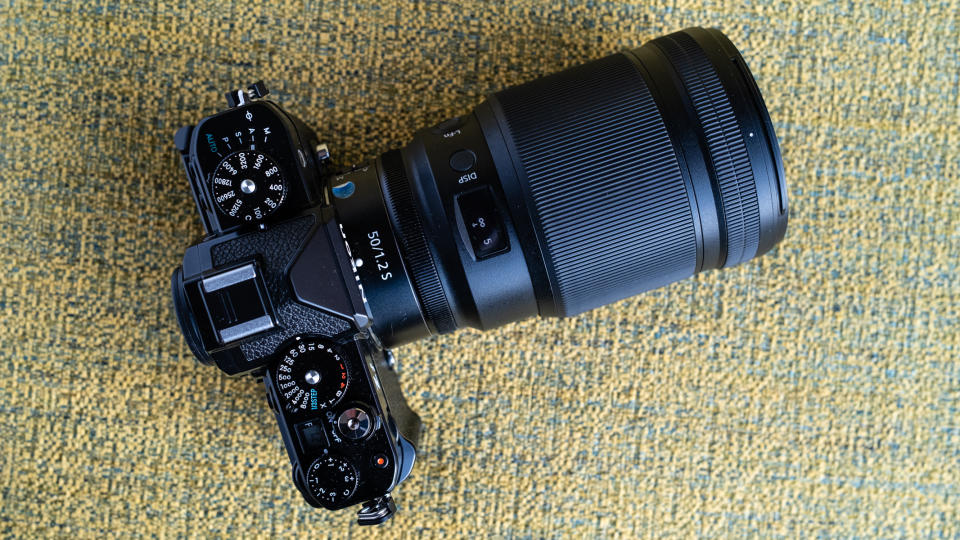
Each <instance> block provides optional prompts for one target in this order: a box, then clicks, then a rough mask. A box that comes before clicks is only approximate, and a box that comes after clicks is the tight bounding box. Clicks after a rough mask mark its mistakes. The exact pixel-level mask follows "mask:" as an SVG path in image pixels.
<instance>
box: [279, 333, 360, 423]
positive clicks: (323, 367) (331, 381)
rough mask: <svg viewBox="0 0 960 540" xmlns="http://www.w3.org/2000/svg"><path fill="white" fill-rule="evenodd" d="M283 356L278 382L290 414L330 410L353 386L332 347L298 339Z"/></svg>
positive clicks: (344, 365)
mask: <svg viewBox="0 0 960 540" xmlns="http://www.w3.org/2000/svg"><path fill="white" fill-rule="evenodd" d="M281 352H282V353H283V357H282V358H281V359H280V361H279V362H278V363H277V367H276V368H275V369H276V381H277V389H278V390H279V391H280V399H281V401H282V402H283V408H284V409H285V410H286V411H287V412H289V413H299V412H311V411H314V412H315V411H321V410H325V409H329V408H330V407H332V406H334V405H336V404H337V402H338V401H340V398H342V397H343V395H344V393H346V391H347V386H348V385H349V384H350V378H349V376H348V374H347V366H346V363H345V362H344V360H343V358H342V357H341V356H340V353H339V352H338V351H337V350H336V349H334V348H333V347H332V346H330V345H327V344H325V343H324V342H323V341H320V340H316V339H310V338H306V339H297V341H295V342H293V343H292V344H291V345H290V347H288V348H287V349H285V350H281Z"/></svg>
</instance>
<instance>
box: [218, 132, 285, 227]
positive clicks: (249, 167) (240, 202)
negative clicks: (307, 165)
mask: <svg viewBox="0 0 960 540" xmlns="http://www.w3.org/2000/svg"><path fill="white" fill-rule="evenodd" d="M212 183H213V200H215V201H216V203H217V207H218V208H220V211H221V212H223V213H224V214H226V215H228V216H230V217H232V218H236V219H239V220H243V221H260V220H261V219H263V218H265V217H267V216H269V215H270V214H272V213H274V212H275V211H276V210H277V209H278V208H280V205H281V204H283V201H284V199H286V197H287V183H286V181H285V180H284V179H283V174H282V173H281V172H280V167H279V166H278V165H277V163H276V162H275V161H274V160H273V158H271V157H270V156H268V155H267V154H264V153H263V152H258V151H256V150H240V151H237V152H234V153H232V154H230V155H228V156H227V157H225V158H223V160H222V161H220V164H219V165H217V170H216V171H214V173H213V181H212Z"/></svg>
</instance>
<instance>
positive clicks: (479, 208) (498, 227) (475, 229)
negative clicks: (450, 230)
mask: <svg viewBox="0 0 960 540" xmlns="http://www.w3.org/2000/svg"><path fill="white" fill-rule="evenodd" d="M457 211H458V212H457V213H458V216H457V217H458V218H459V219H460V227H461V230H462V231H464V233H465V236H466V239H467V240H468V241H469V243H470V247H471V248H473V255H474V257H475V258H476V259H477V260H478V261H479V260H482V259H486V258H487V257H492V256H494V255H497V254H498V253H501V252H503V251H506V250H508V249H509V247H510V246H509V243H508V241H507V234H506V231H505V230H504V227H503V221H502V220H501V219H500V212H499V211H498V210H497V204H496V202H495V201H494V199H493V193H492V192H491V191H490V187H489V186H484V187H483V188H480V189H476V190H474V191H469V192H467V193H461V194H460V195H458V196H457Z"/></svg>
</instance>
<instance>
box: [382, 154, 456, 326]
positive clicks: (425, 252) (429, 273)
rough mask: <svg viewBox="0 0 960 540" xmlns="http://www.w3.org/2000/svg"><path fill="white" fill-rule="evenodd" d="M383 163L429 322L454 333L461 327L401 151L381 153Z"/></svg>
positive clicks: (385, 185)
mask: <svg viewBox="0 0 960 540" xmlns="http://www.w3.org/2000/svg"><path fill="white" fill-rule="evenodd" d="M380 163H381V166H382V168H383V175H382V177H381V185H380V186H381V188H382V189H383V198H384V200H385V201H386V203H387V210H388V212H389V214H390V219H391V221H392V222H393V224H394V226H395V227H396V229H397V238H398V239H399V241H400V245H401V249H402V250H403V253H404V255H405V257H404V261H405V262H406V263H407V268H408V270H409V272H410V278H411V281H413V284H414V288H415V289H416V293H417V298H418V299H419V300H420V305H421V307H422V308H423V312H424V313H425V314H426V319H427V321H428V324H431V325H432V326H434V327H435V329H436V332H437V333H441V334H442V333H445V332H452V331H454V330H456V328H457V326H456V322H455V321H454V318H453V312H452V310H451V309H450V304H449V303H448V302H447V296H446V294H445V293H444V291H443V285H441V283H440V275H439V273H438V272H437V266H436V264H435V263H434V261H433V256H432V255H431V254H430V247H429V245H428V243H427V238H426V236H425V235H424V232H423V224H422V223H421V222H420V213H419V212H418V211H417V209H416V207H415V202H414V197H413V193H412V192H411V190H410V182H409V181H408V180H407V175H406V173H405V172H404V168H403V158H402V157H401V154H400V152H399V151H398V150H391V151H390V152H387V153H385V154H383V156H381V158H380Z"/></svg>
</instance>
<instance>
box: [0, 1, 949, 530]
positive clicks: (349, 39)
mask: <svg viewBox="0 0 960 540" xmlns="http://www.w3.org/2000/svg"><path fill="white" fill-rule="evenodd" d="M958 13H960V3H958V2H957V0H944V1H933V0H913V1H899V0H897V1H894V0H878V1H876V2H859V1H851V0H845V1H840V2H828V1H818V0H813V1H808V0H782V1H778V2H773V3H765V2H757V1H747V0H745V1H741V2H705V3H703V4H700V3H698V2H692V1H688V0H676V1H674V0H667V1H664V2H637V3H631V2H620V1H611V2H585V3H580V2H535V1H532V0H516V1H513V0H511V1H507V2H489V3H488V2H477V1H469V2H463V3H456V2H444V1H436V0H422V1H416V2H394V1H390V0H386V1H366V0H353V1H336V0H333V1H323V2H318V1H313V0H305V1H288V0H282V1H278V2H269V3H266V2H265V3H257V2H235V1H227V2H207V1H199V2H170V3H167V2H131V3H113V2H103V1H98V0H93V1H84V2H70V1H58V0H50V1H35V0H24V1H19V0H18V1H14V2H4V3H3V4H2V5H0V189H2V206H0V248H2V259H0V265H2V266H0V418H2V420H0V535H2V536H5V537H22V538H36V537H72V538H103V537H141V536H143V537H175V536H176V537H179V536H191V537H192V536H198V537H224V538H253V537H301V538H318V537H333V538H342V537H353V538H367V537H384V538H452V537H469V538H473V537H517V538H542V537H549V538H554V537H570V538H577V537H591V538H592V537H611V538H636V537H661V536H663V537H670V536H682V537H689V536H702V537H742V536H762V537H797V536H803V537H813V536H843V537H847V536H859V537H949V538H956V537H958V536H960V525H958V523H960V510H958V509H960V338H958V328H960V320H958V311H960V307H958V301H960V271H958V264H960V208H958V203H960V170H958V167H960V165H958V164H960V96H958V88H960V82H958V73H960V58H958V55H960V15H958ZM688 26H714V27H718V28H720V29H722V30H723V31H724V32H725V33H726V34H727V35H728V36H729V37H730V38H731V40H732V41H733V42H734V43H735V44H736V45H737V46H738V47H739V48H740V49H741V50H742V52H743V54H744V56H745V57H746V59H747V61H748V63H749V64H750V66H751V69H752V70H753V73H754V75H755V76H756V78H757V81H758V84H759V86H760V88H761V90H762V92H763V94H764V97H765V99H766V102H767V105H768V107H769V109H770V114H771V117H772V119H773V122H774V125H775V127H776V130H777V132H778V135H779V137H780V141H781V146H782V151H783V161H784V165H785V169H786V175H787V181H788V186H789V196H790V205H791V208H790V212H791V217H790V225H789V228H788V231H787V236H786V238H785V240H784V241H783V242H782V243H781V244H780V245H779V246H778V247H777V248H775V249H774V250H773V251H772V252H771V253H769V254H768V255H766V256H764V257H761V258H759V259H757V260H754V261H751V262H749V263H747V264H744V265H741V266H739V267H736V268H733V269H728V270H725V271H722V272H716V271H713V272H708V273H705V274H702V275H698V276H696V277H694V278H691V279H688V280H685V281H682V282H679V283H676V284H673V285H670V286H668V287H666V288H663V289H660V290H656V291H653V292H650V293H648V294H644V295H642V296H639V297H636V298H632V299H629V300H625V301H622V302H619V303H617V304H614V305H611V306H608V307H604V308H601V309H597V310H594V311H591V312H589V313H586V314H584V315H582V316H579V317H576V318H572V319H565V320H560V319H542V320H537V319H534V320H527V321H523V322H520V323H515V324H512V325H509V326H506V327H504V328H501V329H498V330H494V331H490V332H486V333H481V332H477V331H473V330H465V331H461V332H459V333H457V334H453V335H444V336H438V337H433V338H430V339H427V340H424V341H422V342H419V343H416V344H412V345H407V346H403V347H401V348H400V349H398V350H397V355H398V357H399V362H400V369H401V372H400V376H401V383H402V385H403V388H404V389H405V392H406V395H407V397H408V399H409V401H410V403H411V406H412V407H413V408H414V410H416V411H418V412H419V414H420V415H421V416H422V418H423V421H424V424H425V430H424V432H423V437H422V445H421V448H420V454H419V456H418V459H417V464H416V467H415V469H414V471H413V473H412V475H411V476H410V478H409V479H408V480H407V481H406V482H405V483H404V484H402V486H401V487H400V488H399V489H398V490H397V491H396V497H397V500H398V503H399V506H400V508H401V510H400V512H399V513H398V515H397V516H396V517H395V518H394V519H393V520H391V521H390V522H389V523H388V524H386V525H384V526H383V527H380V528H360V527H358V526H357V525H356V524H355V519H354V513H353V512H352V511H342V512H336V513H331V512H326V511H320V510H314V509H312V508H310V507H308V506H307V505H306V503H304V502H303V501H302V499H301V498H300V495H299V494H298V493H297V492H296V490H295V488H294V487H293V485H292V483H291V481H290V469H289V462H288V459H287V456H286V454H285V452H284V450H283V447H282V443H281V440H280V437H279V434H278V431H277V427H276V425H275V421H274V419H273V416H272V414H271V413H270V411H269V410H268V408H267V406H266V402H265V400H264V395H263V389H262V387H261V386H260V385H258V384H257V383H255V382H254V381H253V380H251V379H229V378H227V377H225V376H223V375H222V374H221V373H220V372H219V371H217V370H216V369H215V368H213V367H206V366H201V365H198V364H197V363H196V362H195V361H194V360H193V357H192V356H191V354H190V352H189V350H188V349H187V347H186V345H185V343H184V341H183V340H182V338H181V336H180V333H179V330H178V329H177V325H176V322H175V319H174V316H173V314H172V309H171V300H170V295H169V289H168V283H169V276H170V273H171V271H172V270H173V268H174V267H175V266H176V265H177V264H178V262H179V259H180V257H181V256H182V253H183V249H184V248H185V247H186V246H187V245H188V244H189V243H191V242H192V241H193V240H195V239H196V237H197V236H198V235H200V234H201V227H200V222H199V219H198V216H197V215H196V210H195V207H194V204H193V201H192V200H191V198H190V193H189V189H188V186H187V183H186V179H185V176H184V174H183V172H182V170H181V166H180V163H179V161H178V157H177V155H176V153H175V151H174V148H173V134H174V132H175V131H176V129H177V128H178V127H180V126H181V125H185V124H189V123H194V122H196V121H197V120H198V119H199V118H201V117H202V116H204V115H207V114H211V113H214V112H216V111H218V110H220V109H221V108H222V107H223V105H224V98H223V92H224V91H226V90H228V89H231V88H238V87H241V86H244V85H246V84H249V83H250V82H252V81H255V80H258V79H264V80H265V81H266V82H267V83H268V85H269V87H270V88H271V90H272V96H271V97H272V98H273V99H275V100H277V101H278V102H280V103H282V104H283V105H284V106H286V107H288V108H289V109H290V110H291V111H292V112H294V113H295V114H297V115H299V116H300V117H302V118H305V119H307V120H308V121H309V122H310V123H311V125H312V127H314V128H316V129H317V130H318V131H319V132H320V133H322V134H323V137H324V140H326V141H328V143H329V145H330V147H331V149H332V151H333V152H334V153H335V154H336V155H337V156H339V158H340V160H341V161H343V162H345V163H350V162H360V161H361V160H364V159H369V158H371V157H373V156H376V155H378V154H379V153H380V152H383V151H385V150H387V149H390V148H394V147H397V146H400V145H402V144H404V143H405V142H406V141H408V140H409V139H410V137H411V134H412V133H413V132H414V131H415V130H416V129H418V128H419V127H422V126H425V125H432V124H435V123H437V122H439V121H441V120H443V119H445V118H448V117H451V116H454V115H457V114H461V113H463V112H465V111H468V110H470V109H471V108H472V107H473V106H474V105H476V104H477V103H479V102H480V101H481V100H482V99H483V96H484V95H485V94H487V93H490V92H493V91H496V90H498V89H501V88H503V87H505V86H507V85H511V84H516V83H519V82H523V81H526V80H530V79H532V78H535V77H538V76H540V75H544V74H547V73H550V72H553V71H556V70H559V69H561V68H564V67H567V66H572V65H575V64H578V63H581V62H584V61H586V60H590V59H594V58H599V57H601V56H605V55H607V54H610V53H612V52H615V51H618V50H621V49H624V48H628V47H635V46H639V45H640V44H642V43H644V42H645V41H647V40H649V39H652V38H654V37H657V36H660V35H663V34H666V33H669V32H672V31H675V30H678V29H681V28H685V27H688Z"/></svg>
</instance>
